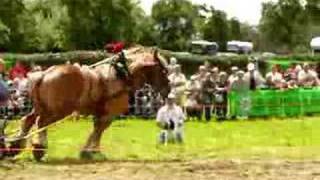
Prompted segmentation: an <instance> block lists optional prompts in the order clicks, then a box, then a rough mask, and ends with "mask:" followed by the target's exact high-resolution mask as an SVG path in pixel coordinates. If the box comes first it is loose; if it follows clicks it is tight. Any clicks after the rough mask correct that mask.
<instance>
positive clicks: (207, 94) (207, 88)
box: [201, 73, 216, 121]
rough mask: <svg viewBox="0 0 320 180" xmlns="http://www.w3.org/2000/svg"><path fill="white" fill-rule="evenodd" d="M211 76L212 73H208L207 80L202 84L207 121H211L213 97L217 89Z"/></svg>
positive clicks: (202, 96)
mask: <svg viewBox="0 0 320 180" xmlns="http://www.w3.org/2000/svg"><path fill="white" fill-rule="evenodd" d="M210 75H211V74H210V73H207V75H206V79H205V81H204V82H203V84H202V94H201V99H202V105H203V106H204V114H205V118H206V121H210V120H211V112H212V103H213V95H214V91H215V88H216V83H215V82H213V81H212V80H211V78H210Z"/></svg>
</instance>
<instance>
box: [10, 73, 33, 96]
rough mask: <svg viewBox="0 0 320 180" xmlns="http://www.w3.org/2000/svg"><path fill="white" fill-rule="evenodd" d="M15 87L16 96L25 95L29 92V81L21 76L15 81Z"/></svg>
mask: <svg viewBox="0 0 320 180" xmlns="http://www.w3.org/2000/svg"><path fill="white" fill-rule="evenodd" d="M13 85H14V87H15V89H16V90H17V91H16V96H22V95H25V94H26V93H27V92H28V85H29V81H28V79H27V78H25V77H24V76H23V75H22V74H19V75H18V76H17V77H16V78H15V79H14V80H13Z"/></svg>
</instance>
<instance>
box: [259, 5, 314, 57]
mask: <svg viewBox="0 0 320 180" xmlns="http://www.w3.org/2000/svg"><path fill="white" fill-rule="evenodd" d="M306 19H307V18H306V13H305V10H304V7H303V6H302V4H301V3H300V0H279V2H278V3H273V2H268V3H264V4H263V10H262V19H261V21H260V26H259V28H260V33H261V38H262V41H263V42H264V49H266V50H279V49H280V50H281V51H285V52H290V51H292V50H294V49H295V48H296V47H298V46H306V45H307V42H308V41H309V39H308V38H307V37H308V31H307V28H305V27H307V26H308V21H307V20H306Z"/></svg>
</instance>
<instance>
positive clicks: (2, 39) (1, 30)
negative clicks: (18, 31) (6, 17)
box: [0, 20, 10, 50]
mask: <svg viewBox="0 0 320 180" xmlns="http://www.w3.org/2000/svg"><path fill="white" fill-rule="evenodd" d="M9 41H10V29H9V28H8V27H7V26H6V25H5V24H3V23H2V21H1V20H0V50H1V49H2V48H1V47H5V46H6V44H7V43H9Z"/></svg>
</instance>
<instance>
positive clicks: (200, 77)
mask: <svg viewBox="0 0 320 180" xmlns="http://www.w3.org/2000/svg"><path fill="white" fill-rule="evenodd" d="M206 74H207V69H206V67H205V66H203V65H202V66H199V69H198V73H197V74H196V75H195V77H197V81H198V82H202V81H203V80H204V79H205V78H206Z"/></svg>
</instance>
